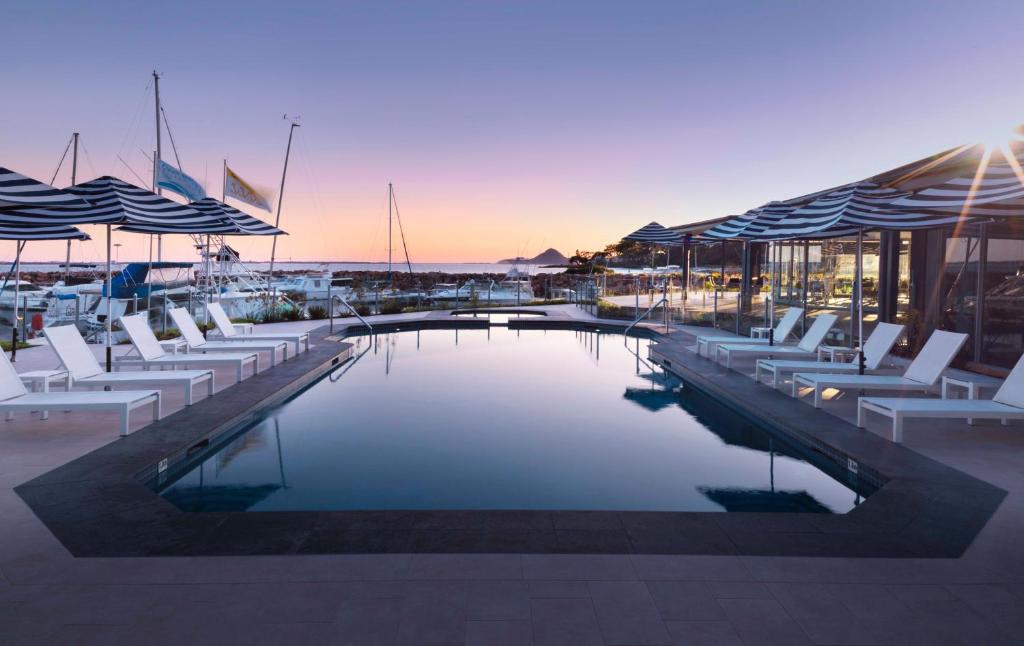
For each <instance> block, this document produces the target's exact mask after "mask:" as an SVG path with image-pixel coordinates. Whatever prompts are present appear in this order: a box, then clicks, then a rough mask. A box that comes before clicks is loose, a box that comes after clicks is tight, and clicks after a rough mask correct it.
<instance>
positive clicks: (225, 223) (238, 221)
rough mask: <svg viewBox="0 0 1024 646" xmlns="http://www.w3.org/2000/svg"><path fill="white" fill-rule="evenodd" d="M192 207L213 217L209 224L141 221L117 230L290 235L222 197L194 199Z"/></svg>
mask: <svg viewBox="0 0 1024 646" xmlns="http://www.w3.org/2000/svg"><path fill="white" fill-rule="evenodd" d="M189 206H190V207H192V208H193V209H195V210H196V211H199V212H200V213H202V214H203V215H205V216H207V217H208V218H210V221H209V222H206V223H193V224H186V225H181V224H177V223H176V222H173V221H172V222H166V223H163V222H162V223H139V224H128V225H125V226H122V227H118V231H129V232H132V233H197V234H211V235H287V234H286V233H285V232H284V231H282V230H281V229H278V228H276V227H274V226H271V225H269V224H267V223H266V222H264V221H263V220H260V219H259V218H255V217H253V216H251V215H249V214H248V213H244V212H242V211H239V210H238V209H236V208H235V207H233V206H231V205H229V204H225V203H224V202H221V201H220V200H217V199H214V198H212V197H208V198H205V199H202V200H199V201H198V202H192V203H190V204H189Z"/></svg>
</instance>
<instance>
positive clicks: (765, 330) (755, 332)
mask: <svg viewBox="0 0 1024 646" xmlns="http://www.w3.org/2000/svg"><path fill="white" fill-rule="evenodd" d="M771 334H772V328H770V327H752V328H750V338H751V339H767V338H768V337H770V336H771Z"/></svg>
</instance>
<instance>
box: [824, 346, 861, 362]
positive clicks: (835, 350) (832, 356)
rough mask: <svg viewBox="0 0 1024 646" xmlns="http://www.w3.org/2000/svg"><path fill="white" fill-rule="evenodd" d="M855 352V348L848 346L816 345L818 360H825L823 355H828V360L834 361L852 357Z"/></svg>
mask: <svg viewBox="0 0 1024 646" xmlns="http://www.w3.org/2000/svg"><path fill="white" fill-rule="evenodd" d="M856 353H857V350H856V349H854V348H851V347H849V346H845V345H824V344H822V345H819V346H818V361H825V357H828V361H831V362H832V363H835V362H836V361H844V360H846V359H852V358H853V355H855V354H856Z"/></svg>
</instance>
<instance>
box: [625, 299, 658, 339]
mask: <svg viewBox="0 0 1024 646" xmlns="http://www.w3.org/2000/svg"><path fill="white" fill-rule="evenodd" d="M662 304H664V305H668V298H666V297H664V296H662V297H661V299H660V300H658V302H657V303H655V304H654V305H651V306H650V307H648V308H647V311H646V312H644V313H643V314H641V315H640V316H638V317H637V318H636V320H635V321H633V322H632V323H630V324H629V327H627V328H626V329H625V330H624V331H623V332H622V340H623V341H622V342H623V343H627V344H628V340H629V331H630V330H632V329H633V328H634V327H636V324H637V323H639V322H640V321H642V320H644V319H645V318H647V316H648V315H649V314H650V313H651V312H653V311H654V310H655V309H656V308H657V307H658V306H659V305H662ZM665 329H666V331H667V330H668V323H667V322H666V324H665Z"/></svg>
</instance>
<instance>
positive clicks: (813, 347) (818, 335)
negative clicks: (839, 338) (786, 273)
mask: <svg viewBox="0 0 1024 646" xmlns="http://www.w3.org/2000/svg"><path fill="white" fill-rule="evenodd" d="M836 318H837V317H836V315H835V314H821V315H819V316H818V318H816V319H814V323H812V324H811V327H810V328H808V330H807V333H806V334H804V337H803V338H802V339H800V343H797V344H796V345H795V346H794V345H768V344H767V343H761V344H750V343H747V342H746V341H744V342H742V343H719V344H718V345H717V346H716V347H715V361H717V362H718V363H722V357H723V356H724V357H725V367H726V368H732V358H733V357H734V356H737V355H740V356H749V355H766V354H767V355H771V356H773V357H774V356H777V355H788V356H798V355H813V354H815V353H817V352H818V346H819V345H821V342H822V341H824V340H825V335H827V334H828V331H829V330H831V329H832V326H833V325H834V324H835V322H836Z"/></svg>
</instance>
